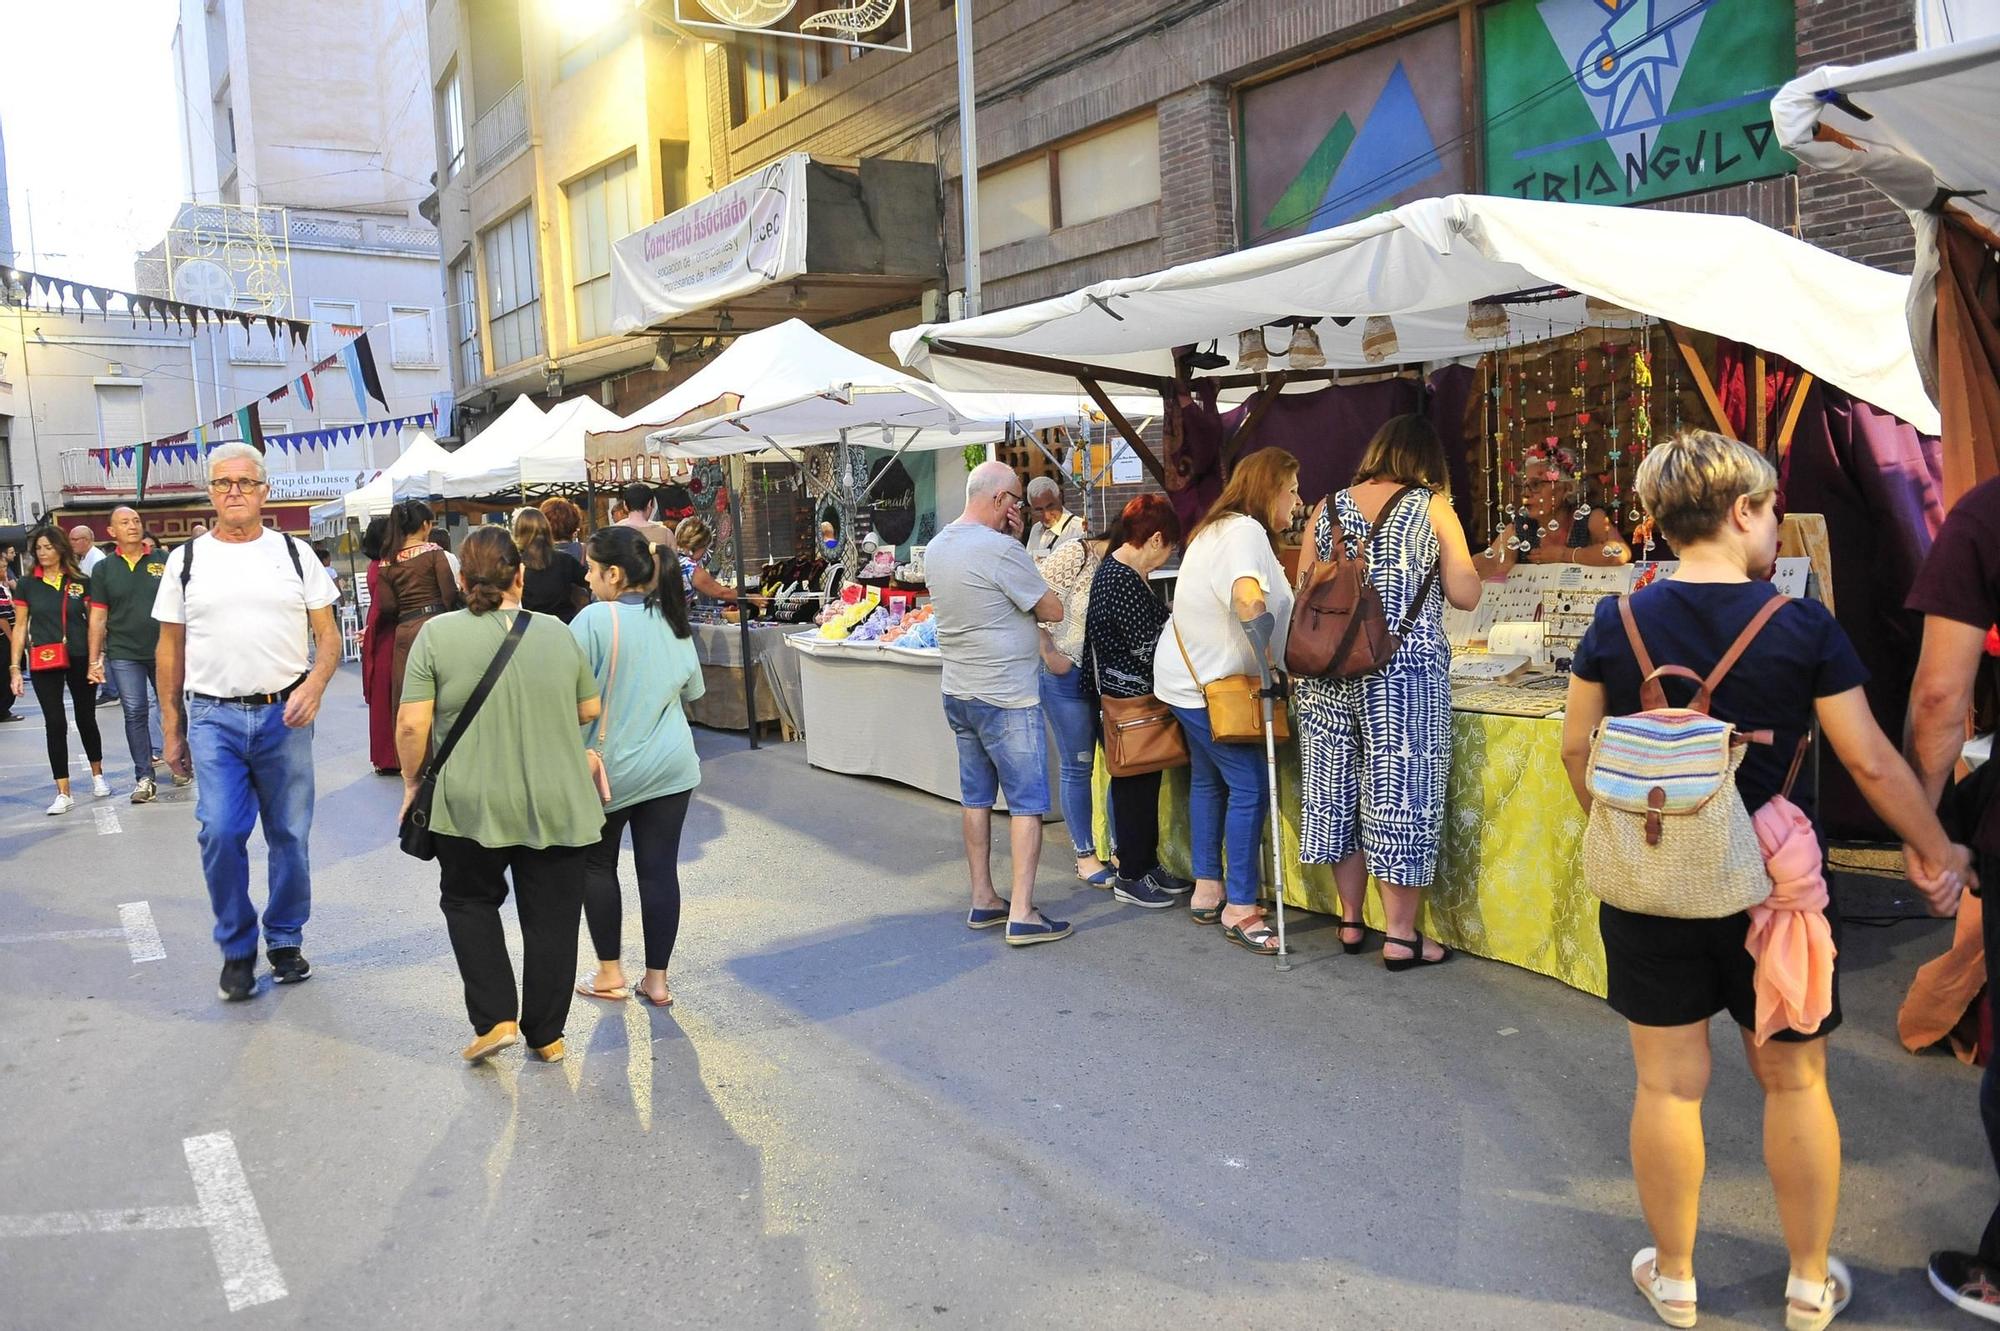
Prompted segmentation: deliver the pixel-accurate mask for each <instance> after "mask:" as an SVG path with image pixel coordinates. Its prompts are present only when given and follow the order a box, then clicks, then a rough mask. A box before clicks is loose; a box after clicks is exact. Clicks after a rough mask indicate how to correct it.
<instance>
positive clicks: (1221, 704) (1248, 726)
mask: <svg viewBox="0 0 2000 1331" xmlns="http://www.w3.org/2000/svg"><path fill="white" fill-rule="evenodd" d="M1173 629H1174V645H1175V646H1176V647H1179V648H1180V649H1181V660H1182V661H1184V662H1186V663H1187V669H1188V678H1189V679H1191V680H1193V681H1194V686H1195V687H1196V688H1198V689H1200V690H1201V696H1202V699H1203V701H1204V702H1206V703H1207V704H1208V733H1209V737H1210V738H1212V739H1213V740H1214V741H1215V742H1216V743H1217V744H1261V743H1263V742H1264V699H1263V694H1264V680H1263V677H1262V676H1261V675H1224V676H1223V677H1222V678H1221V679H1217V680H1212V681H1210V682H1209V683H1207V684H1204V683H1202V682H1201V676H1200V675H1197V674H1196V673H1195V671H1194V661H1193V660H1192V659H1190V658H1189V656H1188V649H1187V644H1186V643H1185V642H1182V641H1181V627H1180V625H1179V624H1175V625H1174V626H1173ZM1291 737H1292V727H1291V721H1290V718H1289V717H1288V716H1287V715H1286V713H1285V709H1284V708H1283V707H1281V706H1279V705H1278V704H1277V703H1276V702H1275V701H1274V702H1273V703H1272V706H1271V738H1272V739H1274V740H1277V741H1280V742H1283V741H1284V740H1288V739H1290V738H1291Z"/></svg>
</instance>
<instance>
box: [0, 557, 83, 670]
mask: <svg viewBox="0 0 2000 1331" xmlns="http://www.w3.org/2000/svg"><path fill="white" fill-rule="evenodd" d="M59 581H61V583H62V585H61V586H60V587H52V586H50V585H49V583H48V581H47V580H46V579H44V578H43V577H42V575H41V572H40V571H39V570H30V571H29V573H28V576H27V577H25V578H22V579H21V580H20V581H19V582H17V583H15V584H14V599H15V600H17V601H21V602H25V603H26V605H27V607H28V646H30V647H46V646H47V645H49V644H50V643H55V642H64V641H67V642H68V643H69V659H70V661H71V662H72V663H73V664H76V665H82V664H84V656H85V653H87V652H88V651H89V650H90V603H89V602H88V601H86V600H85V599H84V594H85V590H86V589H85V587H84V583H83V580H82V579H80V578H68V579H61V580H59Z"/></svg>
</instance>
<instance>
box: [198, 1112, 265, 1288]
mask: <svg viewBox="0 0 2000 1331" xmlns="http://www.w3.org/2000/svg"><path fill="white" fill-rule="evenodd" d="M181 1147H182V1149H183V1150H184V1151H186V1153H187V1163H188V1172H189V1173H190V1174H192V1175H194V1190H195V1195H196V1196H197V1197H199V1198H200V1199H201V1218H202V1223H203V1224H204V1225H205V1226H207V1228H208V1244H209V1247H210V1248H211V1249H213V1250H214V1252H215V1266H216V1270H217V1271H219V1272H220V1273H221V1275H222V1293H223V1296H224V1297H225V1298H226V1299H227V1300H228V1301H229V1311H231V1312H241V1311H242V1310H243V1309H245V1308H249V1307H254V1306H255V1305H257V1304H259V1303H270V1302H272V1301H273V1300H276V1299H282V1298H284V1297H285V1293H286V1291H285V1278H284V1277H283V1276H282V1275H280V1274H279V1273H278V1262H277V1259H276V1258H275V1257H273V1256H272V1255H271V1240H270V1238H269V1237H268V1236H267V1235H266V1234H265V1232H264V1221H263V1218H262V1217H261V1216H259V1215H258V1214H257V1200H256V1198H254V1197H252V1196H251V1195H250V1180H249V1178H248V1177H247V1176H246V1175H245V1174H244V1172H243V1161H242V1160H241V1158H239V1157H238V1156H237V1154H236V1142H235V1139H234V1138H232V1137H231V1136H230V1135H229V1134H228V1133H226V1132H211V1133H209V1134H207V1135H206V1136H201V1137H189V1138H187V1139H186V1140H185V1141H183V1142H182V1143H181Z"/></svg>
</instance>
